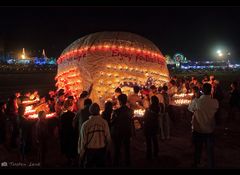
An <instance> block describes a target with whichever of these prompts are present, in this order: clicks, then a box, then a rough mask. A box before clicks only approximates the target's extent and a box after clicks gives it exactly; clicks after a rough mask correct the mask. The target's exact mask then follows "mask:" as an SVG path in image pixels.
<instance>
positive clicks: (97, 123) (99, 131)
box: [78, 103, 111, 168]
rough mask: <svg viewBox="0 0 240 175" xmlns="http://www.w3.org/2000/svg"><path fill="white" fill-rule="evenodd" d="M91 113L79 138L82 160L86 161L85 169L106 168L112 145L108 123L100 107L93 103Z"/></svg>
mask: <svg viewBox="0 0 240 175" xmlns="http://www.w3.org/2000/svg"><path fill="white" fill-rule="evenodd" d="M89 111H90V113H91V116H90V118H89V119H88V120H87V121H86V122H84V123H83V125H82V128H81V133H80V138H79V149H78V151H79V154H80V159H81V160H84V161H83V162H84V167H86V168H99V167H105V156H106V151H107V147H108V146H109V144H110V143H111V136H110V131H109V127H108V124H107V122H106V121H105V120H104V119H103V118H102V117H101V116H100V107H99V105H98V104H97V103H93V104H92V105H91V106H90V108H89Z"/></svg>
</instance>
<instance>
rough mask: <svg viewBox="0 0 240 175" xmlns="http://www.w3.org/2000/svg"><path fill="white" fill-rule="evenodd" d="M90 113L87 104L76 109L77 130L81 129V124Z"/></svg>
mask: <svg viewBox="0 0 240 175" xmlns="http://www.w3.org/2000/svg"><path fill="white" fill-rule="evenodd" d="M90 115H91V114H90V112H89V106H85V107H84V108H83V109H81V110H79V111H78V113H77V114H76V121H77V126H78V128H79V131H80V130H81V127H82V124H83V123H84V122H85V121H87V120H88V119H89V116H90Z"/></svg>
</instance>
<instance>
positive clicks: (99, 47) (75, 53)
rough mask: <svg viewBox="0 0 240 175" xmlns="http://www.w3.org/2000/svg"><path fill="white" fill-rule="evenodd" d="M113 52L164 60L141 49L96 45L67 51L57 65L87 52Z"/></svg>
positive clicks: (159, 55)
mask: <svg viewBox="0 0 240 175" xmlns="http://www.w3.org/2000/svg"><path fill="white" fill-rule="evenodd" d="M114 50H118V51H119V52H127V53H129V54H140V55H142V56H145V57H146V56H150V58H153V59H156V60H161V61H165V58H164V57H163V56H162V55H161V54H159V53H157V52H153V51H150V50H143V49H141V48H135V47H127V46H121V45H101V44H100V45H96V46H94V45H93V46H91V47H89V46H86V47H84V48H80V49H75V50H72V51H69V52H67V53H65V54H63V55H61V56H60V57H59V58H58V60H57V63H58V64H60V63H62V62H63V61H65V60H67V59H70V58H73V57H76V56H79V55H84V54H86V53H87V52H88V51H92V52H93V51H114Z"/></svg>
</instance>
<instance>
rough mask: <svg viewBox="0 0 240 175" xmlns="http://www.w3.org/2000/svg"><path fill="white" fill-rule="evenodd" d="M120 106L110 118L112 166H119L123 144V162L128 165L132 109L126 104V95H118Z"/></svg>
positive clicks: (129, 161)
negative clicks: (112, 150) (112, 145)
mask: <svg viewBox="0 0 240 175" xmlns="http://www.w3.org/2000/svg"><path fill="white" fill-rule="evenodd" d="M118 101H119V104H120V108H118V109H116V110H115V111H114V112H113V115H112V120H111V136H112V139H113V144H114V162H113V163H114V166H119V160H120V151H121V148H122V145H124V149H125V150H124V151H125V164H126V166H130V163H131V158H130V138H131V136H132V128H133V123H132V117H133V111H132V110H131V109H130V108H128V107H127V106H126V103H127V96H126V94H121V95H119V96H118Z"/></svg>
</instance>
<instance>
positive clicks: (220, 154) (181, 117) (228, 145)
mask: <svg viewBox="0 0 240 175" xmlns="http://www.w3.org/2000/svg"><path fill="white" fill-rule="evenodd" d="M181 111H182V112H180V111H179V112H178V113H177V115H176V116H175V117H174V118H173V119H172V120H171V138H170V140H164V141H162V140H160V139H159V150H160V152H159V157H158V158H155V159H152V160H151V161H149V160H146V158H145V150H146V144H145V138H144V136H143V132H142V130H141V129H140V130H137V132H136V136H135V137H133V138H132V142H131V157H132V166H131V168H137V169H143V168H144V169H145V168H147V169H149V168H150V169H189V168H192V167H191V165H192V160H193V146H192V143H191V125H190V120H191V114H190V113H188V112H186V111H185V112H184V110H181ZM239 122H240V121H239V120H234V121H232V122H224V118H223V119H222V121H221V123H220V124H219V125H217V127H216V132H215V135H216V139H215V141H216V143H215V159H216V168H219V169H222V168H223V169H226V168H227V169H229V168H230V169H235V168H240V154H239V150H240V140H239V137H240V128H239V127H238V126H239V125H238V123H239ZM226 127H227V128H228V130H226V129H225V128H226ZM0 153H1V156H0V162H8V165H10V163H11V162H14V163H20V162H21V161H20V158H19V151H18V150H17V149H16V150H8V149H6V148H4V147H3V146H1V147H0ZM202 158H203V163H205V165H206V162H207V159H206V154H205V152H203V156H202ZM21 163H22V166H23V167H24V168H29V165H30V163H31V164H32V165H33V166H34V164H35V168H36V167H38V166H39V164H38V163H39V161H38V160H37V155H36V147H33V150H32V152H31V153H30V154H29V155H28V157H27V161H26V162H25V164H24V162H21ZM65 163H66V160H65V158H64V157H63V156H62V155H61V154H60V147H59V140H58V138H57V137H54V136H51V139H50V142H49V150H48V153H47V160H46V168H67V166H66V164H65ZM15 166H17V165H15ZM19 166H20V165H19ZM13 167H14V166H13ZM30 168H31V167H30ZM108 168H111V166H108ZM120 168H122V167H120ZM203 168H206V167H203Z"/></svg>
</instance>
